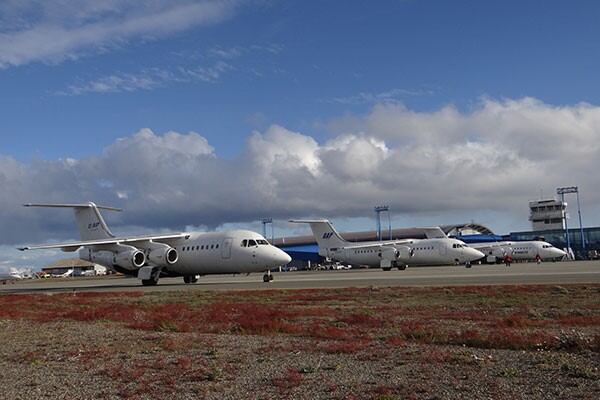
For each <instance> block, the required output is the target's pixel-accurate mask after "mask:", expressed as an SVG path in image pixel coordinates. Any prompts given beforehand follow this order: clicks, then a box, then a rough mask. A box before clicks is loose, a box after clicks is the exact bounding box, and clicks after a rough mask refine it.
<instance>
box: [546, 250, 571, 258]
mask: <svg viewBox="0 0 600 400" xmlns="http://www.w3.org/2000/svg"><path fill="white" fill-rule="evenodd" d="M550 255H551V258H558V257H564V256H566V255H567V253H566V252H564V251H562V250H561V249H557V248H554V249H550Z"/></svg>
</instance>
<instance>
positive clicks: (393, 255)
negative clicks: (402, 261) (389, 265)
mask: <svg viewBox="0 0 600 400" xmlns="http://www.w3.org/2000/svg"><path fill="white" fill-rule="evenodd" d="M399 255H400V254H399V251H398V250H396V249H395V248H392V247H390V248H387V249H383V250H381V255H380V257H381V259H382V260H386V261H396V260H397V259H398V256H399Z"/></svg>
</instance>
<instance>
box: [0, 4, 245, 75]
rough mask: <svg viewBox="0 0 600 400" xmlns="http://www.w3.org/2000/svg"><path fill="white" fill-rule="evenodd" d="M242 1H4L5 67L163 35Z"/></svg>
mask: <svg viewBox="0 0 600 400" xmlns="http://www.w3.org/2000/svg"><path fill="white" fill-rule="evenodd" d="M238 3H240V1H236V0H223V1H219V0H205V1H194V0H180V1H166V0H154V1H150V2H135V3H132V2H129V1H125V0H112V1H106V2H98V1H92V0H84V1H74V0H62V1H58V2H45V1H36V0H29V1H19V2H18V1H9V2H6V3H3V4H2V5H1V6H0V22H2V24H0V27H1V28H0V68H1V67H4V68H6V67H9V66H19V65H23V64H27V63H31V62H38V61H42V62H53V63H54V62H61V61H64V60H66V59H70V58H77V57H79V56H80V55H81V54H82V53H84V52H87V51H100V50H103V49H106V48H107V47H110V46H114V45H117V44H119V43H124V42H127V41H130V40H135V39H148V38H161V37H164V36H166V35H171V34H174V33H177V32H181V31H185V30H188V29H192V28H195V27H199V26H206V25H210V24H215V23H219V22H221V21H223V20H225V19H227V18H228V17H230V16H231V15H232V14H233V12H234V10H235V9H236V7H237V5H238Z"/></svg>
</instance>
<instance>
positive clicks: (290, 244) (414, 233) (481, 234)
mask: <svg viewBox="0 0 600 400" xmlns="http://www.w3.org/2000/svg"><path fill="white" fill-rule="evenodd" d="M440 228H441V229H442V230H443V231H444V232H445V233H446V235H448V236H453V237H456V238H458V239H461V238H463V237H464V238H465V239H467V238H469V239H470V241H471V242H473V241H475V240H476V241H486V242H492V241H499V240H502V236H498V235H495V234H494V233H493V232H492V230H491V229H489V228H488V227H486V226H484V225H480V224H476V223H473V222H470V223H466V224H454V225H442V226H440ZM340 235H341V236H342V238H344V239H345V240H347V241H349V242H359V241H369V240H378V239H377V231H375V230H372V231H360V232H345V233H344V232H341V233H340ZM381 236H382V240H401V239H426V236H425V231H424V229H423V228H399V229H392V232H391V238H390V235H389V231H382V233H381ZM273 244H274V245H275V246H277V247H279V248H280V249H282V250H283V251H285V252H286V253H288V254H289V255H290V257H292V265H293V266H296V267H299V266H302V267H304V266H305V265H306V264H307V263H308V262H310V263H311V264H312V263H321V262H323V261H324V259H323V257H321V256H320V255H319V246H318V245H317V242H316V241H315V238H314V237H313V236H312V235H306V236H289V237H281V238H276V239H274V240H273Z"/></svg>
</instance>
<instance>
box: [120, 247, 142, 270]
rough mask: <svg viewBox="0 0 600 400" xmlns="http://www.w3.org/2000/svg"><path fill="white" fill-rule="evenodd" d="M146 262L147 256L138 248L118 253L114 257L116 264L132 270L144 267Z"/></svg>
mask: <svg viewBox="0 0 600 400" xmlns="http://www.w3.org/2000/svg"><path fill="white" fill-rule="evenodd" d="M145 263H146V256H145V255H144V253H143V252H141V251H140V250H138V249H136V248H133V249H131V250H125V251H121V252H119V253H116V254H115V258H114V264H115V265H117V266H119V267H122V268H125V269H130V270H134V269H138V268H140V267H143V266H144V264H145Z"/></svg>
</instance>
